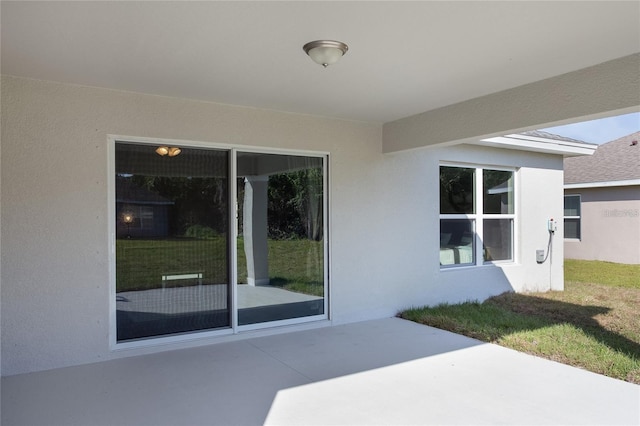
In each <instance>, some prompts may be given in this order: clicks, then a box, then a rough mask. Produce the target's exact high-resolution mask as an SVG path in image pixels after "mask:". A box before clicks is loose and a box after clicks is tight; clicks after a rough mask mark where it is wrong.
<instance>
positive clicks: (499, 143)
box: [476, 134, 598, 157]
mask: <svg viewBox="0 0 640 426" xmlns="http://www.w3.org/2000/svg"><path fill="white" fill-rule="evenodd" d="M476 144H478V145H482V146H491V147H495V148H505V149H516V150H520V151H533V152H541V153H545V154H556V155H563V156H565V157H575V156H582V155H593V153H594V152H595V151H596V149H597V148H598V145H596V144H591V143H586V142H580V141H575V142H574V141H569V140H557V139H548V138H542V137H537V136H529V135H523V134H510V135H505V136H498V137H494V138H488V139H482V140H479V141H477V142H476Z"/></svg>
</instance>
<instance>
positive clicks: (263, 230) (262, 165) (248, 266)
mask: <svg viewBox="0 0 640 426" xmlns="http://www.w3.org/2000/svg"><path fill="white" fill-rule="evenodd" d="M238 176H239V177H240V179H239V182H238V207H239V220H238V226H239V227H240V229H239V231H240V232H239V238H238V287H237V290H238V324H239V325H248V324H257V323H263V322H267V321H279V320H287V319H292V318H300V317H307V316H315V315H322V314H324V296H325V294H324V287H325V282H324V233H323V229H324V225H323V224H324V200H323V185H324V177H323V159H322V158H320V157H302V156H288V155H275V154H259V153H244V152H239V153H238Z"/></svg>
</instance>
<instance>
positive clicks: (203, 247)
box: [116, 236, 324, 296]
mask: <svg viewBox="0 0 640 426" xmlns="http://www.w3.org/2000/svg"><path fill="white" fill-rule="evenodd" d="M268 248H269V255H268V259H269V278H270V279H271V284H272V285H274V286H278V287H282V288H285V289H287V290H290V291H295V292H299V293H305V294H312V295H315V296H322V295H323V293H324V285H323V282H324V272H323V271H324V269H323V245H322V242H321V241H311V240H304V239H299V240H269V241H268ZM227 257H228V255H227V241H226V239H225V237H223V236H216V237H213V238H209V239H191V238H176V239H169V240H142V239H140V240H139V239H118V240H117V241H116V291H118V292H121V291H131V290H145V289H152V288H160V287H162V275H173V274H175V275H177V274H190V273H196V272H198V273H202V274H203V282H204V283H206V284H226V283H228V282H229V278H228V271H227ZM246 282H247V267H246V257H245V255H244V242H243V240H242V238H239V239H238V283H241V284H242V283H246ZM193 284H194V281H192V280H184V281H183V280H176V281H171V282H168V283H167V286H178V285H193Z"/></svg>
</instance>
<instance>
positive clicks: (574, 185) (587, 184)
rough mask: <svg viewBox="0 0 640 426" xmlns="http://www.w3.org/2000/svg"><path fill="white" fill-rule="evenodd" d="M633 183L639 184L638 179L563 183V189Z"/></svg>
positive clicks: (632, 184)
mask: <svg viewBox="0 0 640 426" xmlns="http://www.w3.org/2000/svg"><path fill="white" fill-rule="evenodd" d="M635 185H640V179H629V180H612V181H608V182H583V183H565V184H564V189H581V188H609V187H612V186H635Z"/></svg>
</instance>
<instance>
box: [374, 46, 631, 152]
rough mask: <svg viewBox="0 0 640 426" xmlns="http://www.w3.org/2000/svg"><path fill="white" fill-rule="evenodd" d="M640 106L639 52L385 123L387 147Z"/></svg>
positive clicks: (480, 135)
mask: <svg viewBox="0 0 640 426" xmlns="http://www.w3.org/2000/svg"><path fill="white" fill-rule="evenodd" d="M612 111H616V112H618V113H623V112H632V111H640V53H636V54H633V55H629V56H625V57H622V58H618V59H615V60H612V61H608V62H604V63H602V64H598V65H594V66H592V67H589V68H584V69H581V70H578V71H573V72H570V73H567V74H562V75H559V76H556V77H551V78H548V79H545V80H540V81H537V82H534V83H530V84H526V85H524V86H519V87H515V88H512V89H508V90H504V91H501V92H497V93H492V94H490V95H486V96H482V97H479V98H475V99H471V100H468V101H464V102H460V103H457V104H453V105H449V106H446V107H442V108H438V109H434V110H431V111H427V112H424V113H421V114H417V115H414V116H411V117H406V118H402V119H400V120H396V121H392V122H389V123H385V124H384V126H383V131H382V137H383V141H382V150H383V152H385V153H390V152H396V151H403V150H408V149H414V148H420V147H425V146H433V145H440V144H448V143H460V142H471V141H475V140H478V139H484V138H488V137H494V136H501V135H505V134H510V133H518V132H522V131H526V130H533V129H540V128H546V127H552V126H555V125H561V124H567V123H570V122H576V121H583V120H588V119H594V118H600V117H603V116H607V115H614V114H611V112H612Z"/></svg>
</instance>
